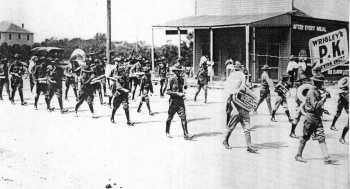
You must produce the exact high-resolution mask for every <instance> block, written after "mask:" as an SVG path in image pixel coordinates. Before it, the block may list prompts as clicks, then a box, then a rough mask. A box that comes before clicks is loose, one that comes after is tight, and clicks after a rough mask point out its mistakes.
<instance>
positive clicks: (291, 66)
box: [287, 61, 299, 72]
mask: <svg viewBox="0 0 350 189" xmlns="http://www.w3.org/2000/svg"><path fill="white" fill-rule="evenodd" d="M298 68H299V66H298V63H296V62H295V61H289V62H288V66H287V72H290V71H292V70H293V69H298Z"/></svg>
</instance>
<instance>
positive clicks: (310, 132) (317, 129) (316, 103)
mask: <svg viewBox="0 0 350 189" xmlns="http://www.w3.org/2000/svg"><path fill="white" fill-rule="evenodd" d="M311 79H312V82H313V85H314V87H313V88H311V89H309V91H308V92H307V95H306V100H305V103H304V106H303V108H304V111H305V121H304V128H303V136H302V137H301V139H300V144H299V148H298V152H297V155H296V156H295V160H296V161H300V162H306V160H305V159H304V158H303V157H302V153H303V151H304V147H305V144H306V142H307V141H308V140H309V139H310V137H311V136H313V139H314V140H318V142H319V144H320V147H321V151H322V154H323V157H324V163H325V164H331V163H334V162H335V160H332V159H330V157H329V154H328V149H327V145H326V136H325V133H324V128H323V124H322V119H321V116H322V112H323V105H324V103H325V102H326V99H327V98H330V94H329V93H328V92H326V93H324V94H322V95H321V90H322V87H323V84H324V76H323V75H322V74H316V75H314V76H313V77H312V78H311Z"/></svg>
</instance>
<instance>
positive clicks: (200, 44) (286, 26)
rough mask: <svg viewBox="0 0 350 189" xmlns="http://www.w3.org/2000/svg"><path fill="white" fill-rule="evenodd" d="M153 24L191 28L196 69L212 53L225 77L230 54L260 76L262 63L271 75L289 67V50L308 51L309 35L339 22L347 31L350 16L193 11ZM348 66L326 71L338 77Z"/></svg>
mask: <svg viewBox="0 0 350 189" xmlns="http://www.w3.org/2000/svg"><path fill="white" fill-rule="evenodd" d="M153 28H166V29H168V28H171V29H174V28H175V29H178V30H179V31H181V30H183V29H189V28H190V29H193V31H194V51H193V55H194V61H193V62H194V64H193V68H194V70H195V72H196V71H197V70H198V65H199V64H198V63H199V59H200V57H201V56H203V55H208V56H209V57H210V59H212V60H213V61H214V62H215V65H214V72H215V76H216V78H217V79H224V78H225V70H226V69H225V62H226V60H227V59H228V58H232V59H233V60H234V61H240V62H241V63H242V64H243V65H245V68H246V69H247V71H248V72H249V74H250V75H251V78H252V81H258V80H259V77H260V74H261V69H260V68H261V67H262V66H263V65H265V64H267V65H269V66H270V67H272V71H271V77H272V79H275V80H277V79H278V78H281V76H282V74H284V73H286V68H287V65H288V61H289V59H288V58H289V56H290V55H294V56H298V55H300V54H301V55H304V56H307V57H309V56H310V53H309V48H308V43H309V40H310V39H311V38H313V37H316V36H319V35H322V34H325V33H328V32H332V31H335V30H338V29H341V28H346V30H347V31H348V22H343V21H335V20H325V19H317V18H313V17H309V16H308V15H306V14H305V13H304V12H301V11H299V10H293V11H289V12H284V13H271V14H256V15H237V16H219V15H213V16H194V17H188V18H183V19H179V20H175V21H170V22H168V23H165V24H162V25H156V26H153ZM179 34H180V32H179ZM308 61H310V59H308ZM347 68H348V66H340V67H337V68H335V69H334V70H335V71H329V72H327V73H325V74H326V76H327V77H329V78H337V77H339V76H341V75H342V74H344V73H345V72H348V70H347Z"/></svg>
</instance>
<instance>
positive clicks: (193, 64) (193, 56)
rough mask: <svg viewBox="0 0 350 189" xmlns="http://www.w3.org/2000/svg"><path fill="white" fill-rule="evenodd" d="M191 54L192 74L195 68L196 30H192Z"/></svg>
mask: <svg viewBox="0 0 350 189" xmlns="http://www.w3.org/2000/svg"><path fill="white" fill-rule="evenodd" d="M192 52H193V55H192V69H193V72H194V67H195V64H196V29H193V48H192Z"/></svg>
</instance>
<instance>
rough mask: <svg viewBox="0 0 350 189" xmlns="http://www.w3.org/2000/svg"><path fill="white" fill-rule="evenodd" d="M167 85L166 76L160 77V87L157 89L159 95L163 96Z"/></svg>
mask: <svg viewBox="0 0 350 189" xmlns="http://www.w3.org/2000/svg"><path fill="white" fill-rule="evenodd" d="M167 85H168V78H161V79H160V89H159V92H160V96H164V94H165V90H166V87H167Z"/></svg>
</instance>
